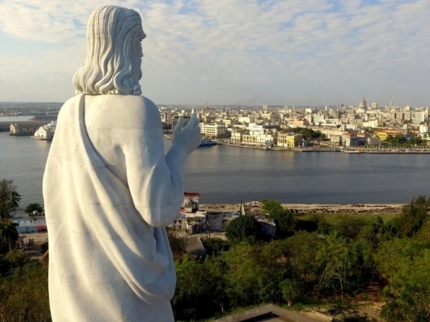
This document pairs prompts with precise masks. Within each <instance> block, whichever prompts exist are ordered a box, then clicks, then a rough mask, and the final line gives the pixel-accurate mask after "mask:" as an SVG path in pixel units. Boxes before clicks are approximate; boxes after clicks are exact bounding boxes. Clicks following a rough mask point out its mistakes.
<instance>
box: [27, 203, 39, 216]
mask: <svg viewBox="0 0 430 322" xmlns="http://www.w3.org/2000/svg"><path fill="white" fill-rule="evenodd" d="M34 211H37V212H38V213H41V212H43V207H42V206H41V205H40V204H39V203H37V202H35V203H31V204H29V205H28V206H27V207H26V208H25V212H26V213H28V214H32V213H33V212H34Z"/></svg>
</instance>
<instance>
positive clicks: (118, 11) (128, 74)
mask: <svg viewBox="0 0 430 322" xmlns="http://www.w3.org/2000/svg"><path fill="white" fill-rule="evenodd" d="M145 37H146V35H145V33H144V32H143V29H142V20H141V19H140V15H139V14H138V13H137V12H136V11H134V10H132V9H126V8H121V7H115V6H105V7H101V8H99V9H97V10H96V11H95V12H93V14H92V15H91V16H90V19H89V21H88V26H87V42H88V53H87V58H86V60H85V63H84V65H83V66H82V67H81V68H80V69H79V70H78V71H77V72H76V74H75V76H74V77H73V84H74V86H75V89H76V92H77V93H78V94H90V95H99V94H119V95H140V94H141V93H142V91H141V88H140V85H139V80H140V78H141V77H142V70H141V69H140V64H141V62H142V56H143V54H142V45H141V41H142V39H144V38H145Z"/></svg>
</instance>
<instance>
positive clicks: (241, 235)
mask: <svg viewBox="0 0 430 322" xmlns="http://www.w3.org/2000/svg"><path fill="white" fill-rule="evenodd" d="M260 235H261V227H260V224H259V223H258V221H257V220H256V219H255V218H254V217H252V216H240V217H238V218H236V219H233V220H232V221H231V222H230V223H229V224H228V226H227V229H226V232H225V236H226V237H227V238H228V240H229V241H231V242H232V243H238V242H241V241H244V240H248V241H249V240H257V239H258V238H259V237H260Z"/></svg>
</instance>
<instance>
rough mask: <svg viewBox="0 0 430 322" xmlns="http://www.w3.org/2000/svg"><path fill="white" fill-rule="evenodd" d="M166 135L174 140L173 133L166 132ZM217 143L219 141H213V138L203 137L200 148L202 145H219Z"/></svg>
mask: <svg viewBox="0 0 430 322" xmlns="http://www.w3.org/2000/svg"><path fill="white" fill-rule="evenodd" d="M164 137H165V138H166V139H167V140H172V139H173V136H172V135H168V134H164ZM217 144H219V143H218V142H216V141H212V140H208V139H202V141H201V143H200V145H199V148H200V147H205V146H212V145H217Z"/></svg>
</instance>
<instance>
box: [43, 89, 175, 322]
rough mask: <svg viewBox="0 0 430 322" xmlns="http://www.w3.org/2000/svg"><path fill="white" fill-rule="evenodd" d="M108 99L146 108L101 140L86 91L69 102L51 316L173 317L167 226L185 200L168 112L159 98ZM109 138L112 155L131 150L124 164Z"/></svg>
mask: <svg viewBox="0 0 430 322" xmlns="http://www.w3.org/2000/svg"><path fill="white" fill-rule="evenodd" d="M106 96H108V97H106V104H107V105H109V104H111V105H112V104H113V105H115V104H120V103H121V102H122V103H124V107H123V113H124V114H125V115H127V113H130V111H138V114H139V113H140V114H139V115H128V116H127V117H128V118H129V119H130V120H131V121H130V122H126V120H120V119H119V117H118V116H115V115H112V117H113V118H115V117H116V118H117V119H114V120H111V121H110V122H112V124H119V125H118V128H115V126H113V128H109V129H107V130H106V129H105V130H106V131H105V132H103V133H102V135H101V137H102V141H100V138H98V139H97V138H95V141H92V140H91V139H90V136H89V135H88V133H89V132H90V131H89V128H87V126H86V124H85V123H86V121H85V96H84V95H80V96H75V97H73V98H71V99H70V100H69V101H67V102H66V103H65V104H64V106H63V107H62V108H61V111H60V114H59V117H58V122H57V128H56V132H55V135H54V140H53V142H52V146H51V149H50V153H49V156H48V160H47V164H46V169H45V174H44V179H43V195H44V200H45V211H46V220H47V226H48V234H49V299H50V306H51V313H52V318H53V321H54V322H56V321H73V322H76V321H80V322H81V321H172V320H173V314H172V309H171V306H170V300H171V298H172V296H173V294H174V289H175V282H176V276H175V271H174V265H173V259H172V253H171V250H170V246H169V241H168V239H167V235H166V231H165V228H164V227H166V226H167V225H168V224H169V223H170V222H172V221H173V220H174V219H175V217H176V216H177V214H178V211H179V208H180V206H181V203H182V201H183V186H182V181H181V180H182V179H181V171H182V170H181V169H179V168H178V166H177V165H175V164H174V162H173V164H172V165H169V164H168V163H166V159H165V155H164V147H163V136H162V129H161V120H160V115H159V112H158V109H157V107H156V106H155V105H154V104H153V103H152V102H151V101H150V100H148V99H146V98H144V97H141V96H134V97H133V96H120V95H106ZM114 96H115V97H114ZM98 99H99V103H100V100H101V101H103V100H104V98H103V97H100V98H98ZM128 105H134V107H133V108H131V110H127V108H128V107H127V106H128ZM105 107H106V106H104V108H105ZM140 109H142V111H141V110H140ZM108 110H109V108H107V109H106V111H107V112H106V113H105V114H104V115H105V117H106V118H109V117H110V115H109V112H108ZM135 117H138V118H141V120H137V121H136V120H132V119H131V118H135ZM100 122H102V123H103V122H106V120H102V119H100ZM93 124H96V123H94V120H93ZM125 124H128V125H125ZM139 124H140V125H139ZM102 130H103V128H100V129H97V131H102ZM93 132H94V131H93ZM94 133H95V132H94ZM106 133H110V134H109V135H112V137H107V136H109V135H107V134H106ZM103 138H104V139H103ZM95 142H97V144H95ZM100 142H102V143H100ZM118 142H120V143H118ZM121 142H123V143H121ZM101 144H105V145H107V146H103V149H102V150H103V151H110V150H112V151H113V152H112V153H116V154H118V155H120V156H123V158H124V164H117V165H110V164H108V163H107V161H106V159H109V157H107V156H103V155H102V154H101V153H100V150H99V149H96V147H97V145H98V146H99V147H100V148H101V147H102V145H101ZM109 144H112V146H109ZM121 171H122V172H121ZM118 173H124V174H126V176H124V177H121V176H119V175H118Z"/></svg>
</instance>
